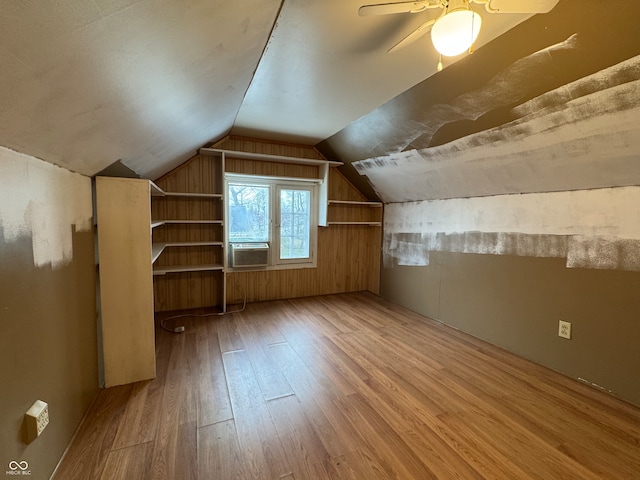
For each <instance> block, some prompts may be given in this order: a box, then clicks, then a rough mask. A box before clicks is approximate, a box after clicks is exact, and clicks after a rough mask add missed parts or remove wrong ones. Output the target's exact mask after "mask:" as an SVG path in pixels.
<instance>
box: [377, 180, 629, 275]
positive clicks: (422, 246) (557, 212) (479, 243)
mask: <svg viewBox="0 0 640 480" xmlns="http://www.w3.org/2000/svg"><path fill="white" fill-rule="evenodd" d="M638 205H640V187H620V188H606V189H597V190H582V191H572V192H554V193H534V194H526V195H498V196H492V197H478V198H458V199H451V200H430V201H422V202H410V203H403V204H390V205H387V206H386V207H385V221H384V226H385V237H384V244H383V254H384V265H385V267H391V266H393V265H428V264H429V252H430V251H446V252H460V253H479V254H491V255H517V256H532V257H553V258H566V259H567V263H566V265H567V267H569V268H596V269H620V270H629V271H640V211H639V210H638V208H637V206H638Z"/></svg>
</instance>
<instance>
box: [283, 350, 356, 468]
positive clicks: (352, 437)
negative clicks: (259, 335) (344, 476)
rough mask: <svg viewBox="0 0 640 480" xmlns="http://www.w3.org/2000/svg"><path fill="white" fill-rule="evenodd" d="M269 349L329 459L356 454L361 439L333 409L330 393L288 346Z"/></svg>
mask: <svg viewBox="0 0 640 480" xmlns="http://www.w3.org/2000/svg"><path fill="white" fill-rule="evenodd" d="M270 348H271V350H272V354H273V358H274V359H275V360H276V361H277V362H278V365H279V367H280V369H281V370H282V372H283V373H284V375H285V377H286V378H287V380H288V382H289V384H290V385H291V386H292V388H293V390H294V392H295V394H296V397H297V398H298V399H299V400H300V402H301V403H302V404H303V405H304V407H305V411H306V412H307V416H308V418H309V420H310V421H311V422H312V424H313V425H314V429H315V431H316V433H317V434H318V436H319V437H320V438H321V440H322V444H323V447H324V448H325V449H326V450H327V452H329V454H330V455H331V456H332V457H339V456H341V455H344V454H347V453H349V452H351V451H354V450H356V449H357V446H358V445H359V443H360V441H361V437H360V435H359V433H358V432H357V431H356V430H355V429H354V428H353V427H352V426H351V424H350V423H349V422H347V419H346V418H345V417H344V415H343V414H342V412H341V411H340V410H339V409H337V408H335V406H334V404H333V401H332V398H331V397H332V395H331V392H328V391H327V390H326V388H325V387H324V386H323V385H322V384H320V383H319V381H318V379H317V378H316V376H315V375H314V374H313V373H312V372H311V371H310V370H309V369H308V368H307V367H306V365H305V364H304V362H303V361H302V359H300V358H299V357H298V355H297V354H296V352H295V351H294V350H293V349H292V348H291V346H290V345H289V344H288V343H282V344H277V345H272V346H271V347H270Z"/></svg>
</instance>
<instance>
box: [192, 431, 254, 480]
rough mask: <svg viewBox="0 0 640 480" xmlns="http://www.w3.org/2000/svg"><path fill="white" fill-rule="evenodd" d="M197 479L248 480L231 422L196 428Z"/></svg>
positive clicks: (236, 435)
mask: <svg viewBox="0 0 640 480" xmlns="http://www.w3.org/2000/svg"><path fill="white" fill-rule="evenodd" d="M198 478H200V479H203V480H204V479H209V478H211V479H218V478H219V479H228V480H245V479H246V478H248V477H247V474H246V473H245V470H244V464H243V461H242V455H241V454H240V446H239V444H238V434H237V432H236V426H235V423H234V421H233V420H226V421H223V422H219V423H214V424H212V425H207V426H205V427H202V428H198Z"/></svg>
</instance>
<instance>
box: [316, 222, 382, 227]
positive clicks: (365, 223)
mask: <svg viewBox="0 0 640 480" xmlns="http://www.w3.org/2000/svg"><path fill="white" fill-rule="evenodd" d="M327 225H366V226H369V227H380V226H382V222H327Z"/></svg>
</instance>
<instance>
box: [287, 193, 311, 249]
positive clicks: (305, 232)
mask: <svg viewBox="0 0 640 480" xmlns="http://www.w3.org/2000/svg"><path fill="white" fill-rule="evenodd" d="M310 218H311V192H310V191H309V190H292V189H282V190H280V258H281V259H283V260H287V259H293V258H309V229H310Z"/></svg>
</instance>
